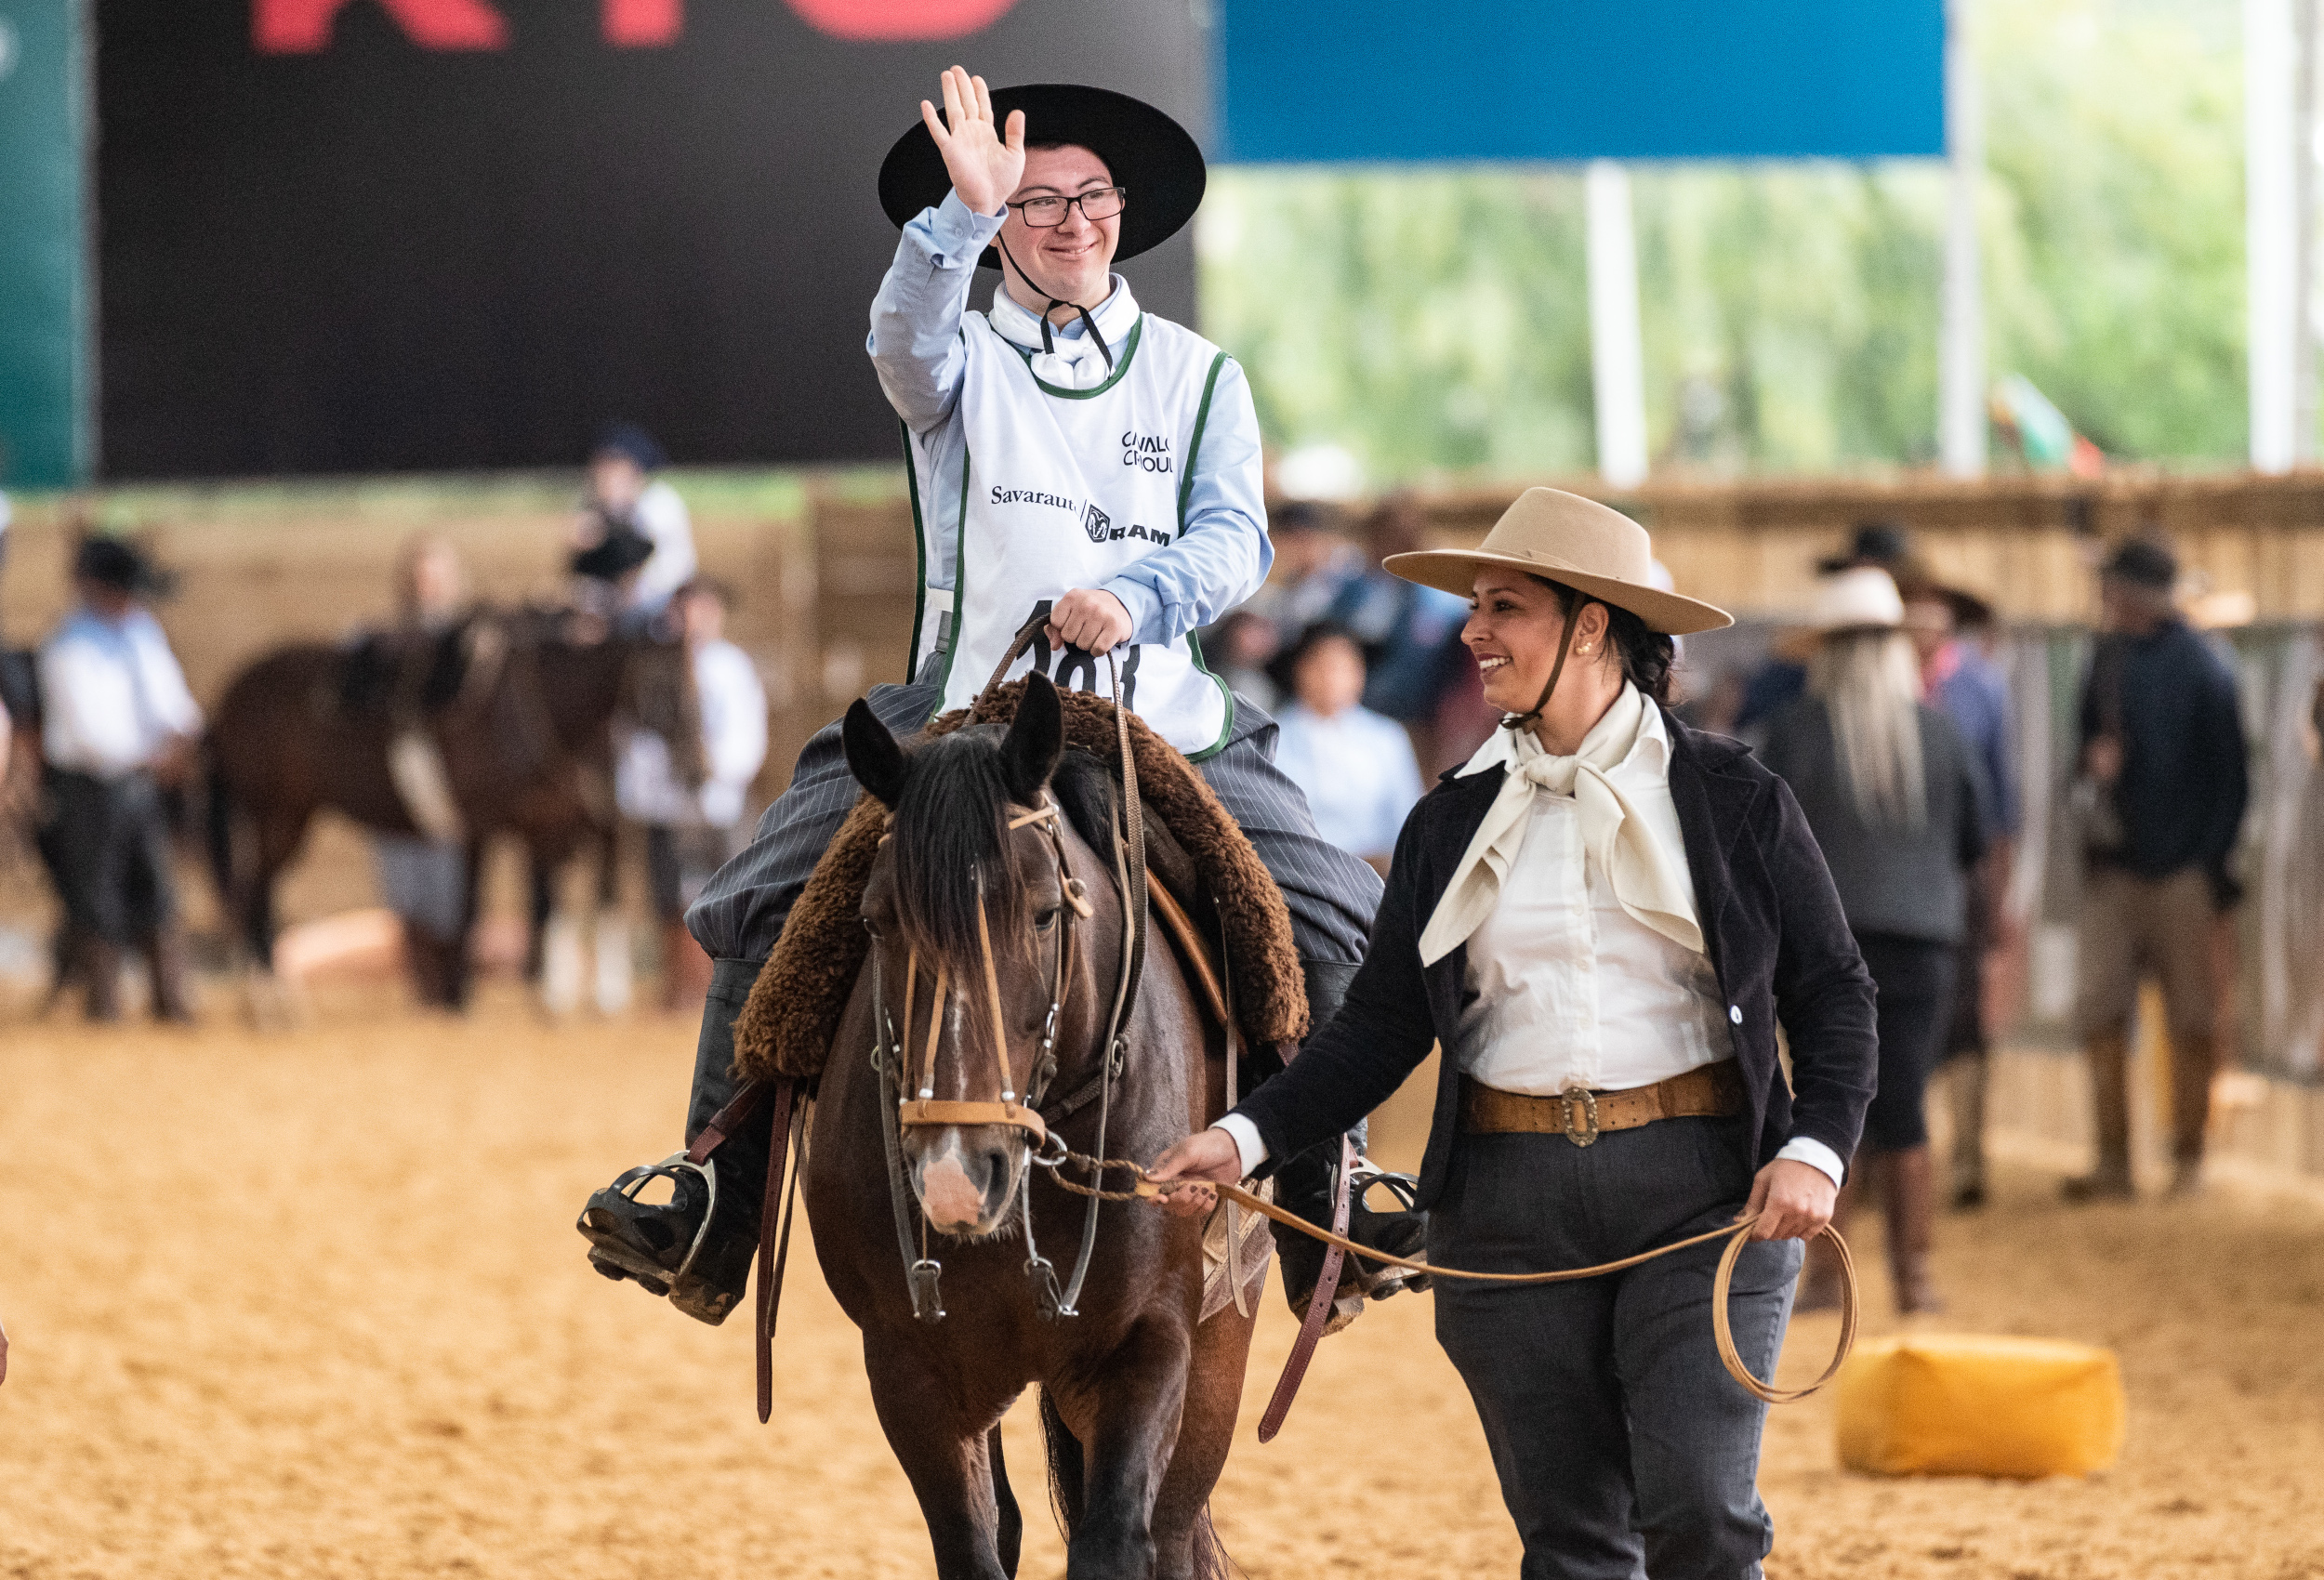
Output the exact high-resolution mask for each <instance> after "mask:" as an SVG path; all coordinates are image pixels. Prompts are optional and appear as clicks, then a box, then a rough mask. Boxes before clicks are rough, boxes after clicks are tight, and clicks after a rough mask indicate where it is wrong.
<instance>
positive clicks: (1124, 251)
mask: <svg viewBox="0 0 2324 1580" xmlns="http://www.w3.org/2000/svg"><path fill="white" fill-rule="evenodd" d="M1012 110H1022V111H1023V112H1024V140H1025V146H1026V147H1027V148H1032V147H1035V146H1037V145H1047V144H1050V143H1072V144H1075V145H1076V146H1077V147H1080V148H1086V149H1088V150H1089V151H1090V152H1091V153H1094V154H1096V155H1097V156H1098V157H1099V158H1100V159H1103V161H1105V168H1106V170H1107V171H1108V172H1109V173H1110V174H1111V175H1112V176H1113V178H1114V184H1115V185H1116V186H1117V187H1119V188H1121V189H1122V191H1124V193H1126V194H1127V196H1126V198H1125V200H1124V206H1123V208H1122V228H1121V241H1120V243H1119V244H1118V245H1116V247H1115V249H1114V260H1115V261H1116V263H1118V262H1120V261H1121V260H1122V259H1124V258H1130V257H1137V256H1138V255H1139V254H1140V253H1142V252H1146V251H1148V250H1150V249H1152V248H1154V247H1158V246H1160V245H1161V244H1163V243H1164V242H1167V241H1169V239H1170V238H1171V237H1172V236H1175V235H1177V234H1178V232H1179V231H1180V230H1182V229H1183V228H1184V227H1185V224H1186V222H1187V221H1188V220H1189V219H1192V218H1193V217H1195V209H1197V208H1200V207H1201V206H1202V193H1203V188H1204V186H1205V185H1206V184H1207V183H1208V180H1209V173H1208V168H1207V167H1206V166H1205V165H1204V164H1203V159H1202V150H1201V149H1200V148H1199V147H1198V146H1196V144H1195V139H1194V138H1193V137H1192V136H1190V135H1189V134H1188V133H1187V130H1186V128H1185V127H1183V126H1182V125H1179V124H1178V123H1177V122H1176V121H1173V120H1171V119H1170V118H1169V116H1168V115H1165V114H1164V113H1162V112H1161V111H1159V110H1156V109H1155V107H1154V106H1153V105H1151V104H1148V103H1145V102H1144V101H1143V100H1142V99H1132V98H1130V97H1129V95H1128V94H1126V93H1116V92H1114V91H1112V90H1111V89H1109V88H1102V87H1085V86H1082V85H1081V84H1079V83H1026V84H1023V85H1022V86H1017V87H997V88H995V89H993V120H994V123H995V124H996V125H997V126H998V127H999V128H1000V129H1001V131H1002V133H1003V134H1004V135H1006V133H1007V131H1008V127H1009V113H1010V111H1012ZM939 113H942V112H941V111H940V112H939ZM948 191H952V178H951V177H950V176H948V175H946V174H945V173H944V154H943V153H941V152H940V151H938V150H937V147H936V139H935V138H932V137H931V136H930V135H929V131H928V125H927V123H926V122H923V121H914V122H913V123H912V129H911V130H910V131H908V132H905V134H904V135H903V136H902V137H900V138H897V139H896V144H895V146H894V147H893V148H891V149H890V150H889V151H888V157H887V158H886V159H885V160H883V161H881V163H880V166H879V206H880V207H881V208H883V209H885V210H887V213H888V217H889V218H890V219H891V220H893V221H894V222H895V224H896V227H897V228H898V229H899V230H901V229H902V228H903V227H904V226H905V225H907V224H909V223H910V222H911V220H912V217H913V216H915V215H917V214H918V213H919V212H920V210H922V209H924V208H933V207H935V206H936V205H937V204H940V203H942V202H944V194H945V193H946V192H948ZM977 263H978V266H979V267H980V268H984V269H998V268H999V267H1000V253H999V250H998V249H997V248H995V247H986V248H985V249H984V257H981V258H979V259H977Z"/></svg>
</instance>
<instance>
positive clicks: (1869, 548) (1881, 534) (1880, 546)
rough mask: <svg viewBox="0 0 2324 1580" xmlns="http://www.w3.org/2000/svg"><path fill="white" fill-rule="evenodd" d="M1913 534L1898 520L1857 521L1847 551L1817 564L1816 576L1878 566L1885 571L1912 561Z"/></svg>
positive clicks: (1826, 557)
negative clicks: (1866, 566) (1909, 560)
mask: <svg viewBox="0 0 2324 1580" xmlns="http://www.w3.org/2000/svg"><path fill="white" fill-rule="evenodd" d="M1911 555H1912V534H1911V533H1908V532H1907V531H1906V530H1905V529H1904V527H1903V526H1901V525H1900V524H1898V523H1897V522H1895V521H1858V522H1857V523H1856V526H1855V532H1853V533H1850V534H1849V537H1848V547H1847V551H1846V552H1845V553H1842V554H1828V555H1826V556H1825V557H1824V558H1823V559H1821V560H1817V561H1816V574H1818V575H1821V576H1829V575H1830V574H1831V573H1833V572H1835V571H1848V570H1853V569H1855V567H1856V566H1858V565H1877V566H1879V567H1880V568H1881V569H1882V570H1883V571H1886V570H1890V569H1892V568H1894V567H1895V566H1896V565H1897V564H1899V563H1901V562H1902V561H1904V560H1908V559H1909V558H1911Z"/></svg>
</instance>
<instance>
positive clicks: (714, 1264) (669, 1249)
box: [574, 960, 776, 1326]
mask: <svg viewBox="0 0 2324 1580" xmlns="http://www.w3.org/2000/svg"><path fill="white" fill-rule="evenodd" d="M757 975H758V968H757V967H756V966H755V965H753V964H750V963H748V962H745V961H739V960H721V961H720V962H719V963H718V967H717V969H716V971H715V973H714V974H713V977H712V980H711V984H710V991H709V996H708V997H707V998H706V1000H705V1001H704V1004H703V1009H702V1036H701V1040H700V1041H699V1042H698V1043H697V1044H696V1045H695V1047H694V1080H693V1095H692V1096H691V1097H690V1098H689V1099H688V1100H687V1105H686V1141H687V1144H688V1145H689V1146H691V1145H693V1139H694V1138H695V1137H697V1136H699V1135H700V1134H701V1133H702V1130H703V1128H704V1126H707V1125H708V1124H709V1123H710V1120H711V1118H712V1117H713V1116H714V1115H716V1114H717V1113H718V1112H719V1111H720V1109H722V1108H724V1107H725V1106H726V1105H727V1104H728V1103H730V1102H732V1101H733V1099H734V1098H735V1095H736V1094H737V1093H738V1092H739V1091H740V1090H741V1089H742V1083H740V1082H739V1081H737V1080H735V1078H734V1075H733V1064H734V1017H735V1016H737V1015H739V1014H740V1013H741V1012H742V1007H743V1003H744V1001H745V1000H746V999H747V998H748V997H749V995H750V984H751V981H753V979H755V978H756V977H757ZM771 1117H772V1116H771V1113H770V1112H769V1109H768V1107H767V1106H765V1105H762V1106H761V1107H760V1108H759V1112H758V1113H754V1114H753V1115H752V1116H751V1118H750V1121H749V1122H748V1123H746V1124H744V1125H742V1126H738V1127H737V1128H736V1129H735V1130H734V1131H733V1132H732V1133H730V1134H729V1135H728V1137H727V1139H726V1140H725V1141H724V1142H723V1143H722V1144H721V1145H720V1147H719V1149H718V1150H717V1151H716V1152H713V1153H711V1154H710V1162H709V1165H708V1167H709V1169H710V1171H711V1172H712V1173H713V1174H715V1175H716V1177H717V1179H718V1198H717V1204H716V1210H715V1211H712V1210H711V1205H712V1204H711V1198H710V1192H709V1190H708V1188H707V1187H706V1185H705V1183H704V1182H703V1180H702V1179H701V1178H700V1177H699V1176H697V1175H695V1174H694V1173H693V1172H692V1171H691V1170H690V1169H687V1168H684V1167H670V1168H669V1172H668V1174H667V1178H669V1179H670V1182H671V1186H672V1194H671V1197H670V1199H669V1201H667V1202H666V1203H659V1204H655V1203H647V1202H640V1201H639V1200H637V1199H636V1194H637V1191H638V1187H639V1186H640V1185H642V1184H643V1183H644V1178H643V1176H644V1171H643V1170H640V1169H632V1170H630V1171H629V1172H628V1173H627V1174H625V1175H623V1176H622V1178H620V1179H618V1180H616V1181H615V1182H614V1184H612V1185H610V1186H608V1187H607V1188H606V1189H604V1190H602V1191H600V1192H597V1194H595V1195H594V1196H591V1197H590V1198H589V1204H588V1206H587V1207H586V1208H584V1209H583V1211H582V1214H581V1219H580V1222H579V1223H577V1224H576V1225H575V1226H574V1227H575V1228H577V1229H579V1230H580V1231H581V1233H582V1236H583V1237H584V1238H585V1239H587V1240H588V1242H589V1246H590V1249H589V1265H590V1266H592V1267H594V1268H595V1269H597V1271H599V1272H601V1273H603V1274H604V1275H605V1276H606V1277H607V1278H613V1279H622V1278H631V1279H635V1280H637V1281H638V1283H639V1284H642V1285H644V1286H645V1288H646V1289H647V1290H648V1291H649V1292H650V1293H652V1294H655V1295H664V1294H667V1296H668V1297H670V1304H672V1305H673V1306H676V1307H677V1308H678V1309H679V1310H681V1311H683V1312H685V1313H686V1314H687V1315H688V1316H690V1317H693V1318H695V1319H696V1320H697V1321H700V1322H706V1323H711V1324H712V1325H714V1326H715V1325H716V1324H718V1323H722V1322H724V1321H725V1320H726V1319H727V1317H728V1316H729V1315H730V1314H731V1313H732V1312H733V1310H734V1308H735V1307H736V1306H738V1305H740V1304H741V1303H742V1297H743V1291H744V1288H745V1286H746V1284H747V1283H748V1282H749V1277H750V1258H751V1254H752V1252H754V1251H755V1250H757V1248H758V1245H759V1217H760V1214H761V1209H762V1205H763V1202H764V1198H765V1195H766V1187H767V1168H768V1165H769V1161H770V1157H771V1154H772V1150H773V1147H774V1145H775V1143H776V1138H775V1137H774V1136H773V1134H772V1125H771ZM665 1166H668V1165H665ZM705 1218H707V1222H705ZM690 1258H691V1259H690Z"/></svg>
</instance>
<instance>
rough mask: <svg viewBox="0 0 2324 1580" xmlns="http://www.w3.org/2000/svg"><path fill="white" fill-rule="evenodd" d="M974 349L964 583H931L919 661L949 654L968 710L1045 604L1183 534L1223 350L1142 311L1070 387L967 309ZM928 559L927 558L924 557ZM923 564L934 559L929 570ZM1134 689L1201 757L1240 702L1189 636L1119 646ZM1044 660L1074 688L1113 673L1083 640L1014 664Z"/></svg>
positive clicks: (1140, 709) (1016, 669)
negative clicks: (1087, 379)
mask: <svg viewBox="0 0 2324 1580" xmlns="http://www.w3.org/2000/svg"><path fill="white" fill-rule="evenodd" d="M960 335H961V339H962V341H963V343H964V344H965V346H966V348H967V351H968V358H967V367H966V370H965V373H964V375H963V380H962V384H961V388H960V409H961V414H962V417H963V420H964V424H965V426H966V428H967V438H968V477H967V479H966V486H965V488H964V490H963V503H962V507H961V511H960V519H959V520H958V521H957V522H940V521H927V522H923V523H921V528H922V531H924V532H942V531H944V530H945V529H946V528H948V527H949V528H951V529H952V530H954V531H955V532H957V533H958V542H957V552H956V553H955V555H954V557H953V565H954V580H955V583H956V585H955V586H954V587H953V588H952V589H951V591H950V592H949V593H947V592H946V591H944V589H942V588H935V587H927V586H923V587H922V589H921V611H922V612H921V622H920V629H919V630H918V632H917V633H916V634H915V636H914V640H913V673H915V674H918V673H919V672H920V667H921V665H922V664H923V663H924V662H925V661H926V660H927V659H928V658H929V657H930V655H931V653H935V654H941V655H942V669H941V672H942V674H943V675H944V694H943V697H942V699H941V700H940V701H939V703H938V704H937V709H938V711H939V712H943V711H946V710H949V709H952V708H958V707H966V706H968V705H969V704H970V703H971V701H972V700H973V699H974V697H975V695H976V691H977V689H978V688H979V687H981V686H982V685H984V681H985V679H986V678H988V677H989V676H990V675H991V674H992V672H993V665H996V664H998V663H999V662H1000V655H1001V654H1002V653H1003V652H1007V651H1008V646H1009V639H1010V637H1012V636H1014V635H1015V634H1016V631H1017V629H1018V627H1020V626H1021V625H1023V624H1024V622H1025V617H1026V616H1027V615H1029V614H1031V613H1032V612H1034V610H1035V608H1036V607H1037V606H1040V605H1045V604H1048V603H1050V602H1053V601H1054V600H1055V599H1058V598H1060V597H1062V596H1063V594H1064V593H1065V592H1067V591H1068V590H1070V589H1072V588H1074V587H1097V586H1103V585H1104V584H1105V583H1106V582H1108V581H1110V580H1111V579H1113V578H1114V577H1115V576H1117V575H1119V574H1120V573H1122V572H1123V571H1125V570H1127V569H1128V568H1129V566H1131V565H1133V564H1135V563H1136V562H1137V561H1138V560H1142V559H1143V558H1144V557H1145V556H1147V555H1149V554H1152V553H1154V552H1155V550H1156V549H1159V548H1161V547H1162V546H1164V545H1166V544H1168V543H1169V542H1171V541H1172V540H1173V539H1175V538H1176V537H1177V536H1178V534H1179V533H1180V531H1181V530H1182V526H1183V524H1184V523H1183V520H1182V512H1183V509H1184V504H1185V488H1186V481H1187V478H1188V476H1189V475H1190V472H1191V470H1192V467H1193V466H1194V461H1195V452H1196V451H1197V449H1198V448H1199V447H1200V445H1201V443H1202V428H1203V421H1204V418H1205V417H1206V416H1207V415H1208V412H1209V405H1210V393H1211V390H1212V388H1213V387H1214V386H1215V385H1216V383H1217V382H1218V376H1219V369H1220V368H1221V365H1223V363H1224V362H1225V360H1226V358H1225V353H1224V352H1222V351H1221V350H1219V349H1217V348H1216V347H1214V346H1212V345H1211V344H1210V343H1209V342H1208V341H1207V340H1205V339H1203V338H1202V337H1201V336H1198V335H1196V334H1195V333H1194V332H1193V331H1191V330H1188V329H1184V328H1182V327H1180V326H1179V325H1178V324H1175V323H1170V322H1169V321H1168V320H1167V319H1158V318H1155V316H1154V315H1153V314H1151V313H1142V314H1141V315H1140V316H1139V318H1138V321H1137V323H1136V324H1135V325H1134V326H1133V327H1132V328H1131V330H1130V332H1129V335H1128V336H1125V337H1124V339H1123V342H1122V344H1121V346H1120V347H1119V348H1117V349H1116V354H1115V364H1114V372H1113V375H1112V376H1111V377H1109V378H1108V379H1107V380H1106V381H1105V382H1104V383H1103V384H1101V385H1099V386H1098V387H1097V388H1093V389H1061V388H1057V387H1056V386H1054V385H1050V384H1044V383H1043V382H1041V381H1040V380H1039V379H1037V378H1036V377H1035V376H1034V375H1033V371H1032V368H1031V367H1030V366H1029V365H1028V362H1027V358H1026V355H1025V353H1023V351H1020V350H1019V349H1017V348H1016V347H1014V346H1012V345H1010V343H1009V342H1008V341H1007V340H1005V339H1003V338H1002V337H1001V336H999V335H998V334H997V333H996V332H995V331H994V329H993V327H992V325H991V324H990V323H987V322H986V320H985V318H984V314H983V313H977V312H971V313H968V314H965V315H963V317H962V319H961V328H960ZM923 559H925V557H923ZM923 575H925V571H923ZM1119 658H1120V663H1121V665H1122V684H1123V688H1124V692H1125V698H1126V700H1127V701H1128V702H1129V705H1130V707H1131V709H1132V710H1133V711H1135V712H1136V713H1137V714H1138V716H1139V717H1140V718H1143V719H1144V720H1145V721H1146V723H1147V724H1148V725H1149V726H1151V727H1152V728H1153V729H1154V730H1155V731H1156V732H1157V733H1159V734H1160V735H1161V736H1162V737H1163V739H1165V740H1167V741H1169V743H1170V744H1172V745H1174V746H1176V747H1177V748H1178V749H1179V750H1181V751H1182V752H1184V753H1186V754H1187V755H1188V756H1189V757H1203V756H1207V755H1208V754H1209V753H1211V752H1214V751H1216V750H1218V749H1219V747H1221V746H1222V745H1224V744H1226V737H1227V731H1228V729H1229V727H1230V726H1231V724H1232V723H1233V718H1234V702H1233V699H1232V697H1231V696H1230V695H1229V693H1228V691H1227V689H1226V687H1225V685H1224V684H1223V683H1222V682H1221V681H1220V680H1219V679H1217V678H1215V677H1213V676H1211V675H1210V674H1208V672H1207V671H1205V670H1204V669H1203V667H1202V663H1201V660H1200V659H1199V658H1198V657H1197V656H1196V653H1195V648H1194V644H1193V641H1192V640H1191V639H1189V638H1187V637H1181V638H1179V639H1177V640H1175V641H1172V642H1168V643H1152V642H1149V643H1142V644H1139V645H1137V646H1133V647H1130V648H1129V649H1127V650H1125V651H1124V652H1122V654H1120V655H1119ZM1035 668H1038V669H1040V670H1041V671H1043V672H1044V673H1046V674H1048V675H1049V676H1050V678H1051V679H1053V680H1056V681H1057V682H1058V683H1059V684H1060V685H1062V686H1068V687H1073V688H1076V689H1078V690H1081V691H1100V692H1103V691H1105V690H1106V686H1107V675H1106V668H1105V665H1104V664H1103V661H1096V662H1093V661H1092V660H1091V659H1090V658H1089V655H1088V654H1086V653H1082V652H1077V651H1076V650H1073V649H1067V650H1065V651H1063V652H1057V653H1052V652H1050V651H1049V648H1048V645H1047V644H1046V643H1042V642H1036V643H1035V644H1034V650H1033V652H1031V653H1029V654H1027V655H1026V656H1025V657H1023V658H1021V659H1019V660H1018V661H1017V663H1016V665H1014V666H1013V667H1012V668H1011V669H1010V672H1009V673H1010V677H1011V678H1014V677H1016V676H1020V675H1023V674H1024V673H1025V672H1026V671H1027V670H1030V669H1035Z"/></svg>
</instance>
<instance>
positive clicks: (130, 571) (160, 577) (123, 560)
mask: <svg viewBox="0 0 2324 1580" xmlns="http://www.w3.org/2000/svg"><path fill="white" fill-rule="evenodd" d="M73 579H74V580H75V581H85V582H95V583H96V584H97V585H98V586H100V587H112V589H113V590H114V591H116V592H125V593H128V594H131V595H132V596H135V597H139V598H166V597H168V596H169V595H170V594H171V593H172V592H175V591H176V590H177V587H178V579H177V578H176V577H175V576H172V575H171V574H169V573H167V572H166V571H164V570H162V569H161V568H160V567H159V566H157V565H155V564H154V563H153V562H152V560H149V559H147V558H146V556H145V554H144V552H143V551H142V550H140V549H139V547H138V546H137V545H135V544H133V543H129V542H127V541H125V540H124V539H122V538H117V537H104V536H97V537H87V538H84V539H82V540H81V546H80V547H79V548H77V549H75V550H74V551H73Z"/></svg>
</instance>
